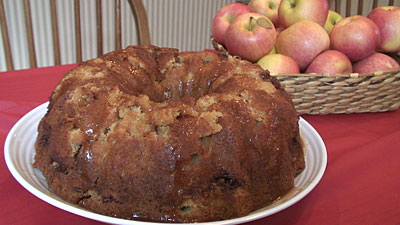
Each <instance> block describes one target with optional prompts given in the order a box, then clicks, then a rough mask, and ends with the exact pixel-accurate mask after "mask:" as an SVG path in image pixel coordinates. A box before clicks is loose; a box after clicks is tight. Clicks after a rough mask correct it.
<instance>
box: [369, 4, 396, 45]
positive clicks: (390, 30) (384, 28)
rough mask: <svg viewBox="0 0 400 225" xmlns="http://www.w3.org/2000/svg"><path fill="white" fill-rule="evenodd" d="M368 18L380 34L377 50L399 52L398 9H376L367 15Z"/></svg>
mask: <svg viewBox="0 0 400 225" xmlns="http://www.w3.org/2000/svg"><path fill="white" fill-rule="evenodd" d="M368 18H369V19H371V20H372V21H374V23H375V24H376V25H377V26H378V28H379V31H380V33H381V43H380V44H379V46H378V49H379V50H380V51H383V52H398V51H400V7H398V6H381V7H377V8H375V9H374V10H372V11H371V12H370V13H369V14H368Z"/></svg>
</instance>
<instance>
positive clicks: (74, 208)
mask: <svg viewBox="0 0 400 225" xmlns="http://www.w3.org/2000/svg"><path fill="white" fill-rule="evenodd" d="M48 104H49V102H48V101H47V102H45V103H42V104H40V105H39V106H37V107H35V108H33V109H32V110H30V111H29V112H28V113H26V114H24V115H23V116H22V117H21V118H20V119H19V120H18V121H17V122H16V123H15V124H14V125H13V126H12V128H11V129H10V131H9V132H8V134H7V136H6V139H5V142H4V159H5V162H6V165H7V168H8V170H9V171H10V173H11V175H12V176H13V177H14V179H15V180H17V182H18V183H19V184H20V185H21V186H22V187H23V188H24V189H26V190H27V191H28V192H30V193H31V194H32V195H34V196H35V197H37V198H39V199H41V200H42V201H44V202H46V203H48V204H50V205H52V206H54V207H56V208H59V209H61V210H64V211H66V212H69V213H72V214H75V215H79V216H82V217H84V218H88V219H92V220H96V221H100V222H105V223H111V224H138V225H160V224H162V223H158V222H145V221H137V220H127V219H121V218H116V217H110V216H106V215H102V214H98V213H95V212H92V211H89V210H87V209H85V208H82V207H79V206H78V205H75V204H72V203H69V202H66V201H64V200H62V199H61V198H60V197H59V196H57V197H58V198H59V199H56V198H54V197H52V196H49V195H48V194H46V193H44V192H42V191H41V190H39V189H37V188H36V187H34V186H33V185H32V184H30V183H29V182H28V181H27V180H25V179H24V178H23V176H22V175H21V174H20V172H19V171H18V170H17V168H16V167H15V165H14V162H13V160H12V159H11V154H10V151H11V149H10V144H11V141H12V140H13V139H14V138H16V131H17V130H18V128H19V127H20V126H21V125H22V124H23V123H24V122H25V121H27V120H29V118H31V117H32V116H33V115H35V114H37V113H40V114H43V115H41V116H40V118H43V116H44V115H45V114H46V113H47V106H48ZM298 123H299V130H300V133H301V132H302V130H303V129H305V130H307V131H308V132H311V134H312V135H313V136H314V138H315V139H316V140H318V142H317V143H318V145H319V148H318V150H319V153H320V154H321V160H320V163H321V166H320V167H319V168H318V170H317V174H316V175H315V176H314V179H312V180H311V181H310V182H308V184H307V185H306V187H305V188H303V190H301V191H300V192H298V193H296V194H295V195H294V196H293V197H291V198H289V199H288V200H286V201H284V202H282V203H280V204H278V205H276V206H274V207H272V208H270V209H267V210H265V212H255V213H250V214H249V215H246V216H243V217H238V218H232V219H227V220H221V221H211V222H199V223H196V224H199V225H203V224H212V225H217V224H218V225H230V224H240V223H246V222H250V221H254V220H257V219H261V218H264V217H267V216H270V215H273V214H275V213H277V212H280V211H282V210H284V209H286V208H288V207H290V206H292V205H294V204H296V203H297V202H299V201H300V200H301V199H303V198H304V197H305V196H307V195H308V194H309V193H310V192H311V191H312V190H313V189H314V188H315V187H316V186H317V184H318V183H319V182H320V180H321V179H322V177H323V175H324V173H325V170H326V167H327V157H328V156H327V151H326V146H325V143H324V141H323V139H322V137H321V136H320V135H319V133H318V132H317V131H316V130H315V128H314V127H313V126H312V125H311V124H310V123H308V122H307V121H306V120H305V119H303V118H302V117H301V116H299V122H298ZM36 135H37V131H36ZM36 135H35V136H36ZM306 140H307V139H306ZM33 148H34V147H33ZM33 169H35V168H33ZM266 207H268V206H266ZM262 209H263V208H261V209H259V210H262ZM256 211H257V210H256ZM168 224H171V225H174V224H175V225H182V224H185V223H168Z"/></svg>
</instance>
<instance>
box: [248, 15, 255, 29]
mask: <svg viewBox="0 0 400 225" xmlns="http://www.w3.org/2000/svg"><path fill="white" fill-rule="evenodd" d="M254 20H255V19H254V17H252V16H250V20H249V26H248V28H247V30H248V31H253V29H254V24H255V22H254Z"/></svg>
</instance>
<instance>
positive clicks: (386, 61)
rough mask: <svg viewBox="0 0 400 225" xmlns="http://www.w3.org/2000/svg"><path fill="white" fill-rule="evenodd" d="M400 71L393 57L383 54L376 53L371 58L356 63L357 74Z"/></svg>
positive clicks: (355, 70) (354, 67)
mask: <svg viewBox="0 0 400 225" xmlns="http://www.w3.org/2000/svg"><path fill="white" fill-rule="evenodd" d="M398 69H400V66H399V64H398V63H397V62H396V60H394V59H393V58H392V57H390V56H388V55H385V54H383V53H378V52H376V53H374V54H372V55H371V56H369V57H367V58H365V59H363V60H361V61H359V62H356V63H354V65H353V70H354V72H355V73H360V74H363V73H373V72H377V71H389V70H398Z"/></svg>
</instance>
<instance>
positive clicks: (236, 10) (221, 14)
mask: <svg viewBox="0 0 400 225" xmlns="http://www.w3.org/2000/svg"><path fill="white" fill-rule="evenodd" d="M248 12H251V9H250V7H249V6H247V5H245V4H242V3H231V4H228V5H226V6H224V7H222V8H221V9H220V10H219V11H218V12H217V14H216V15H215V17H214V19H213V21H212V25H211V32H212V35H213V37H214V39H215V40H216V41H217V42H218V43H221V44H224V39H225V33H226V30H227V29H228V26H229V25H230V24H231V23H232V22H233V20H234V19H235V18H236V17H237V16H239V15H241V14H243V13H248Z"/></svg>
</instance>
